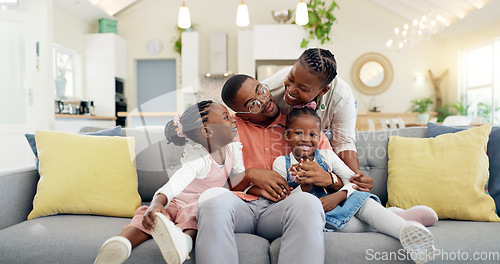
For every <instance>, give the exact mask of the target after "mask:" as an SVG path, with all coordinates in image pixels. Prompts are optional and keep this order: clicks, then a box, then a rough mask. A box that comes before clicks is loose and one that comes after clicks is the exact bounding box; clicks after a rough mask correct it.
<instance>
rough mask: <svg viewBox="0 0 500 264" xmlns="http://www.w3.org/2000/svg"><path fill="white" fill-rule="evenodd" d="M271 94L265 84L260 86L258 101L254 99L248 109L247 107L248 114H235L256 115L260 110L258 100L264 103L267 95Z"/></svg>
mask: <svg viewBox="0 0 500 264" xmlns="http://www.w3.org/2000/svg"><path fill="white" fill-rule="evenodd" d="M270 94H271V91H270V90H269V87H268V86H267V85H265V84H262V87H261V88H260V89H259V92H258V97H257V98H258V99H255V100H253V101H252V103H251V104H250V107H248V112H236V114H248V113H250V114H257V113H259V112H260V109H261V108H262V103H261V102H260V100H262V101H264V100H266V99H267V98H268V97H269V95H270Z"/></svg>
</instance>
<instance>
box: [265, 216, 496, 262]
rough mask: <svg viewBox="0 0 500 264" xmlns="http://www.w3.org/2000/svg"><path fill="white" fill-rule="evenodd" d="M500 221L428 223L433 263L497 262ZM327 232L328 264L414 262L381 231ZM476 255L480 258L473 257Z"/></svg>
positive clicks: (274, 254) (273, 250)
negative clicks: (432, 242)
mask: <svg viewBox="0 0 500 264" xmlns="http://www.w3.org/2000/svg"><path fill="white" fill-rule="evenodd" d="M499 225H500V224H499V223H491V222H472V221H456V220H440V221H439V222H437V223H436V224H435V225H433V226H431V227H429V230H430V231H431V233H432V234H433V236H434V246H435V247H436V250H437V251H436V252H437V255H436V261H434V262H431V263H450V262H451V263H498V260H499V254H498V243H499V241H498V228H499ZM324 234H325V264H334V263H343V264H344V263H345V264H348V263H352V264H360V263H368V264H370V263H414V262H413V261H411V260H410V259H409V258H408V255H407V254H406V253H405V251H404V250H403V248H402V247H401V244H400V243H399V241H398V240H397V239H395V238H393V237H390V236H387V235H384V234H381V233H377V232H365V233H343V232H328V233H324ZM280 246H281V238H278V239H276V240H274V241H273V242H272V243H271V247H270V249H269V251H270V254H271V263H278V262H277V260H278V253H279V248H280ZM487 254H489V257H488V255H487ZM458 258H461V260H460V259H458ZM474 258H478V259H477V260H476V261H473V260H474Z"/></svg>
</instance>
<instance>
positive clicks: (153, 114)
mask: <svg viewBox="0 0 500 264" xmlns="http://www.w3.org/2000/svg"><path fill="white" fill-rule="evenodd" d="M181 114H182V113H178V112H118V113H117V115H118V116H119V117H129V116H130V117H132V116H134V117H136V116H137V117H140V116H144V117H162V116H170V117H173V116H175V115H181Z"/></svg>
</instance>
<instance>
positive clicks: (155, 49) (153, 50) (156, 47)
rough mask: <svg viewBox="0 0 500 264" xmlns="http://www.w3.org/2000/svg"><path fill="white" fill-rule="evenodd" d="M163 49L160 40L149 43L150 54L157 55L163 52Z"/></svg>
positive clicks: (152, 40)
mask: <svg viewBox="0 0 500 264" xmlns="http://www.w3.org/2000/svg"><path fill="white" fill-rule="evenodd" d="M162 48H163V45H162V44H161V41H160V40H158V39H151V40H149V41H148V44H147V50H148V52H149V54H151V55H156V54H158V53H160V52H161V49H162Z"/></svg>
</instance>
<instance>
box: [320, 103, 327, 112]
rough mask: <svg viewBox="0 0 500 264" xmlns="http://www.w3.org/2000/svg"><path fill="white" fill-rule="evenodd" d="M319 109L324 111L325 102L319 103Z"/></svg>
mask: <svg viewBox="0 0 500 264" xmlns="http://www.w3.org/2000/svg"><path fill="white" fill-rule="evenodd" d="M319 110H321V111H325V110H326V105H325V104H323V103H321V104H320V105H319Z"/></svg>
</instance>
